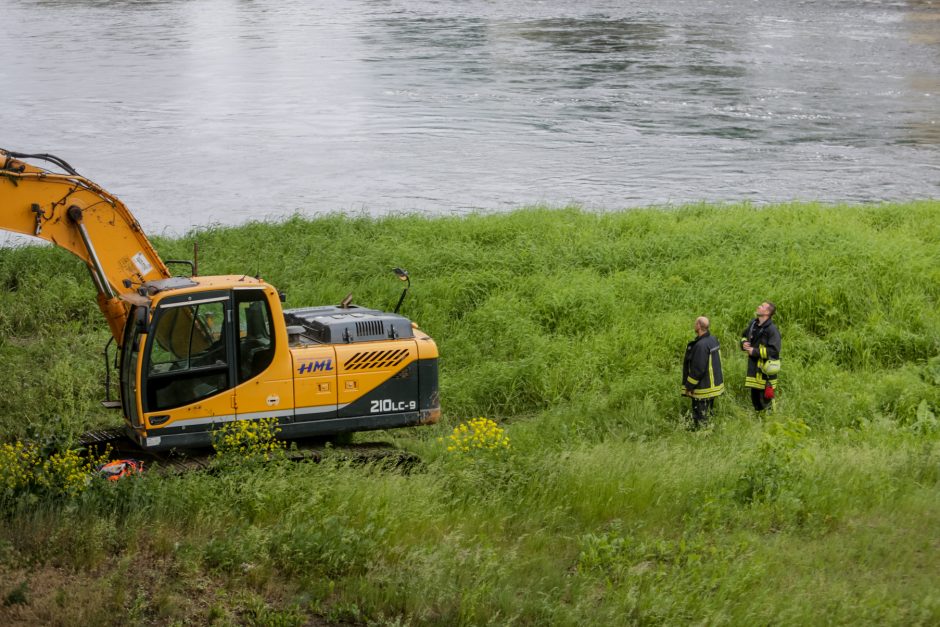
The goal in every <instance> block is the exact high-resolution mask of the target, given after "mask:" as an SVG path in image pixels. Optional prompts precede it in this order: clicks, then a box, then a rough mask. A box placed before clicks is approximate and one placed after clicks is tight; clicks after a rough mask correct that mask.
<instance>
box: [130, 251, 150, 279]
mask: <svg viewBox="0 0 940 627" xmlns="http://www.w3.org/2000/svg"><path fill="white" fill-rule="evenodd" d="M131 261H133V262H134V265H135V266H137V270H139V271H140V275H141V276H147V274H148V273H149V272H150V271H151V270H153V266H152V265H151V264H150V262H149V261H147V258H146V257H144V253H137V254H136V255H134V256H133V257H131Z"/></svg>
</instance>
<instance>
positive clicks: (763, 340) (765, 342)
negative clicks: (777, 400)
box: [741, 318, 780, 390]
mask: <svg viewBox="0 0 940 627" xmlns="http://www.w3.org/2000/svg"><path fill="white" fill-rule="evenodd" d="M744 342H750V343H751V348H753V349H754V351H755V353H756V354H754V355H748V358H747V376H745V377H744V387H747V388H756V389H758V390H763V389H764V388H765V387H767V384H768V383H770V385H771V386H773V387H774V388H776V387H777V375H775V374H774V375H768V374H765V373H764V362H765V361H767V360H768V359H780V331H778V330H777V325H775V324H774V321H773V320H772V319H768V320H767V322H765V323H764V324H763V325H761V324H759V323H758V321H757V318H754V319H753V320H751V323H750V324H749V325H747V328H746V329H745V330H744V334H743V336H742V337H741V344H742V345H743V344H744Z"/></svg>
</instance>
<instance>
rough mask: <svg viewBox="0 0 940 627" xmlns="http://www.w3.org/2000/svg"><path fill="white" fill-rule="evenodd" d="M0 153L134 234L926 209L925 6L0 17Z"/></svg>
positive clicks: (180, 0)
mask: <svg viewBox="0 0 940 627" xmlns="http://www.w3.org/2000/svg"><path fill="white" fill-rule="evenodd" d="M0 53H2V58H3V62H2V64H0V105H2V106H0V147H3V148H6V149H8V150H14V151H23V152H49V153H52V154H56V155H58V156H60V157H62V158H63V159H65V160H66V161H68V162H70V163H71V164H72V166H74V167H75V168H76V169H77V170H78V171H79V172H81V173H82V174H84V175H85V176H88V177H89V178H91V179H92V180H94V181H96V182H98V183H99V184H101V185H102V186H104V187H105V188H107V189H109V190H110V191H111V192H113V193H115V194H116V195H117V196H119V197H120V198H121V199H122V200H124V201H125V203H126V204H127V205H128V206H129V207H130V208H131V210H132V211H133V212H134V213H135V214H136V215H137V217H138V218H139V219H140V221H141V223H142V224H143V225H144V227H145V229H146V230H147V231H148V232H151V233H170V234H178V233H182V232H185V231H187V230H189V229H190V228H192V227H201V226H207V225H212V224H238V223H242V222H245V221H248V220H252V219H271V218H278V217H283V216H286V215H290V214H292V213H295V212H299V213H303V214H307V215H313V214H317V213H323V212H335V211H344V212H351V213H360V212H364V213H367V214H373V215H375V214H386V213H397V212H420V213H431V214H451V213H461V212H466V211H472V210H487V211H492V210H496V211H500V210H507V209H511V208H515V207H518V206H521V205H526V204H533V203H544V204H549V205H552V206H560V205H566V204H571V203H573V204H578V205H580V206H583V207H585V208H590V209H598V210H615V209H621V208H627V207H637V206H647V205H662V204H678V203H686V202H696V201H718V202H734V201H743V200H747V201H751V202H754V203H766V202H777V201H789V200H822V201H828V202H841V201H847V202H871V201H884V200H908V199H917V198H937V197H940V0H922V1H914V0H909V1H906V2H901V1H884V2H880V1H873V0H869V1H864V0H826V1H821V0H812V1H808V0H759V1H753V0H695V1H692V0H690V1H684V0H655V1H654V0H641V1H632V2H628V1H626V0H582V1H579V2H571V1H570V0H541V1H536V0H502V1H496V0H493V1H486V0H461V1H457V0H407V1H404V0H346V1H344V2H341V3H337V2H326V1H320V0H2V3H0Z"/></svg>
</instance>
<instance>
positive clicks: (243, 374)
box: [235, 290, 274, 383]
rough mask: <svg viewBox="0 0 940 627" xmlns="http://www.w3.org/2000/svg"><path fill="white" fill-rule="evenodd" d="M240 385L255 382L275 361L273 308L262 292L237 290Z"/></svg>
mask: <svg viewBox="0 0 940 627" xmlns="http://www.w3.org/2000/svg"><path fill="white" fill-rule="evenodd" d="M235 303H236V304H235V309H236V312H237V318H238V382H239V383H243V382H245V381H247V380H249V379H252V378H254V377H256V376H258V375H259V374H261V373H262V372H264V371H265V369H267V367H268V366H269V365H270V364H271V361H272V360H273V359H274V334H273V333H272V328H273V325H272V319H271V307H270V306H269V305H268V299H267V297H266V296H265V294H264V292H263V291H261V290H237V291H236V292H235Z"/></svg>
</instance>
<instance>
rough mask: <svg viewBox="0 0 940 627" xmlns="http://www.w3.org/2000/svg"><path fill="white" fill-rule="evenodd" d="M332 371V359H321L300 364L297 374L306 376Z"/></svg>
mask: <svg viewBox="0 0 940 627" xmlns="http://www.w3.org/2000/svg"><path fill="white" fill-rule="evenodd" d="M332 369H333V360H332V359H321V360H319V361H307V362H304V363H302V364H300V368H298V369H297V374H306V373H308V372H320V371H327V370H332Z"/></svg>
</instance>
